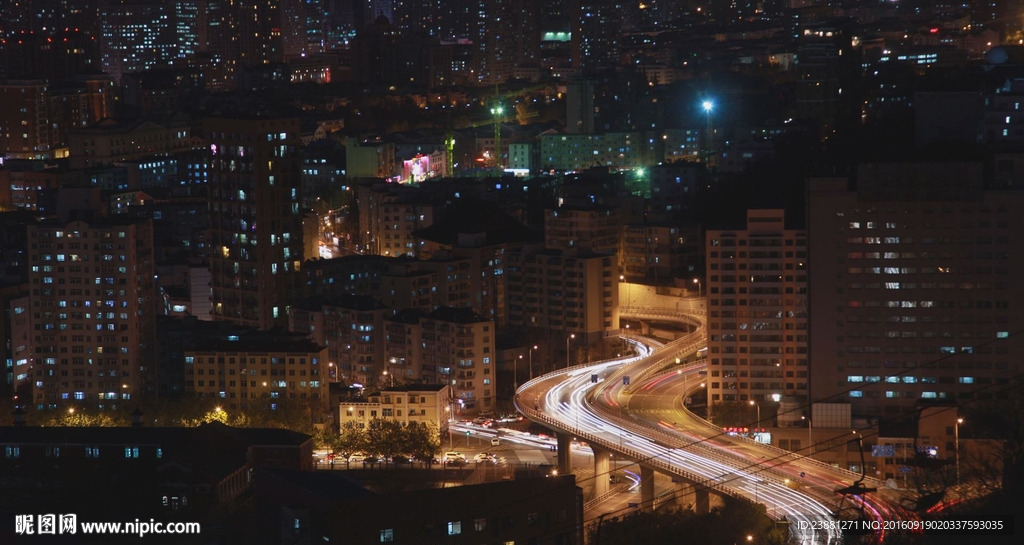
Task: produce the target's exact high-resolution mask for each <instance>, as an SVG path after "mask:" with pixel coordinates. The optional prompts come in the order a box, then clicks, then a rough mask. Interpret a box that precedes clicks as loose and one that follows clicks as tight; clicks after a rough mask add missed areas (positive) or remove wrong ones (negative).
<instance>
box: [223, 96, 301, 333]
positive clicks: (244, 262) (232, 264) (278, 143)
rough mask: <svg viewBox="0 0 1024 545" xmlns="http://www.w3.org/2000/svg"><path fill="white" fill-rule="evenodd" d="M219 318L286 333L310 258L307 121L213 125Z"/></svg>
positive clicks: (257, 118) (235, 120) (255, 119)
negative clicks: (302, 127) (305, 204)
mask: <svg viewBox="0 0 1024 545" xmlns="http://www.w3.org/2000/svg"><path fill="white" fill-rule="evenodd" d="M203 132H204V136H205V137H206V141H207V144H208V146H209V156H208V162H209V169H208V175H209V187H210V190H209V191H210V249H211V252H210V278H211V285H210V287H211V296H212V303H213V315H214V319H217V320H225V321H229V322H234V323H237V324H240V325H246V326H250V327H258V328H260V329H268V328H271V327H273V326H275V325H276V326H282V327H283V326H286V325H287V323H288V307H289V305H291V304H292V298H293V294H294V286H295V280H296V274H295V273H297V272H298V271H299V270H300V268H301V266H302V262H303V261H305V259H306V258H307V257H312V256H304V255H303V248H304V247H303V228H302V212H303V211H302V209H301V205H300V203H301V200H302V195H301V188H302V181H301V173H302V170H301V167H302V159H301V157H300V153H299V148H300V146H301V144H300V140H299V122H298V120H297V119H295V118H284V117H272V116H266V117H264V116H262V115H260V114H254V115H251V116H249V117H242V116H237V117H217V118H207V119H206V120H205V121H204V123H203Z"/></svg>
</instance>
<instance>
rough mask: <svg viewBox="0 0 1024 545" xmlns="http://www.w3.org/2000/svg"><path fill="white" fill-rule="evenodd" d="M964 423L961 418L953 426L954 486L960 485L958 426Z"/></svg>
mask: <svg viewBox="0 0 1024 545" xmlns="http://www.w3.org/2000/svg"><path fill="white" fill-rule="evenodd" d="M963 423H964V419H963V418H957V419H956V424H955V425H954V426H953V447H954V448H955V449H956V484H957V485H959V484H960V424H963Z"/></svg>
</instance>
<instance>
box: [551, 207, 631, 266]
mask: <svg viewBox="0 0 1024 545" xmlns="http://www.w3.org/2000/svg"><path fill="white" fill-rule="evenodd" d="M621 229H622V220H621V219H620V218H619V211H618V210H617V209H615V208H608V207H604V206H592V207H581V206H562V207H560V208H549V209H546V210H544V247H545V248H548V249H553V250H570V249H572V248H581V249H584V250H589V251H592V252H597V253H605V254H615V253H617V252H618V250H619V231H620V230H621Z"/></svg>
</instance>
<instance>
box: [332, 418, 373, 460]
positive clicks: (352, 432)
mask: <svg viewBox="0 0 1024 545" xmlns="http://www.w3.org/2000/svg"><path fill="white" fill-rule="evenodd" d="M334 450H335V451H337V452H339V453H340V454H341V455H342V456H344V457H345V460H348V457H349V456H351V455H352V454H354V453H356V452H361V451H364V450H367V442H366V431H365V430H364V429H362V428H360V427H359V424H357V423H355V422H352V421H349V422H345V423H344V424H342V425H341V433H339V434H338V442H337V443H335V445H334Z"/></svg>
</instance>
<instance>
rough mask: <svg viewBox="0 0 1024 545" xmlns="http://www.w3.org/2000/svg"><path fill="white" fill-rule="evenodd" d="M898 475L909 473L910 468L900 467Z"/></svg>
mask: <svg viewBox="0 0 1024 545" xmlns="http://www.w3.org/2000/svg"><path fill="white" fill-rule="evenodd" d="M900 473H910V466H900Z"/></svg>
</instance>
